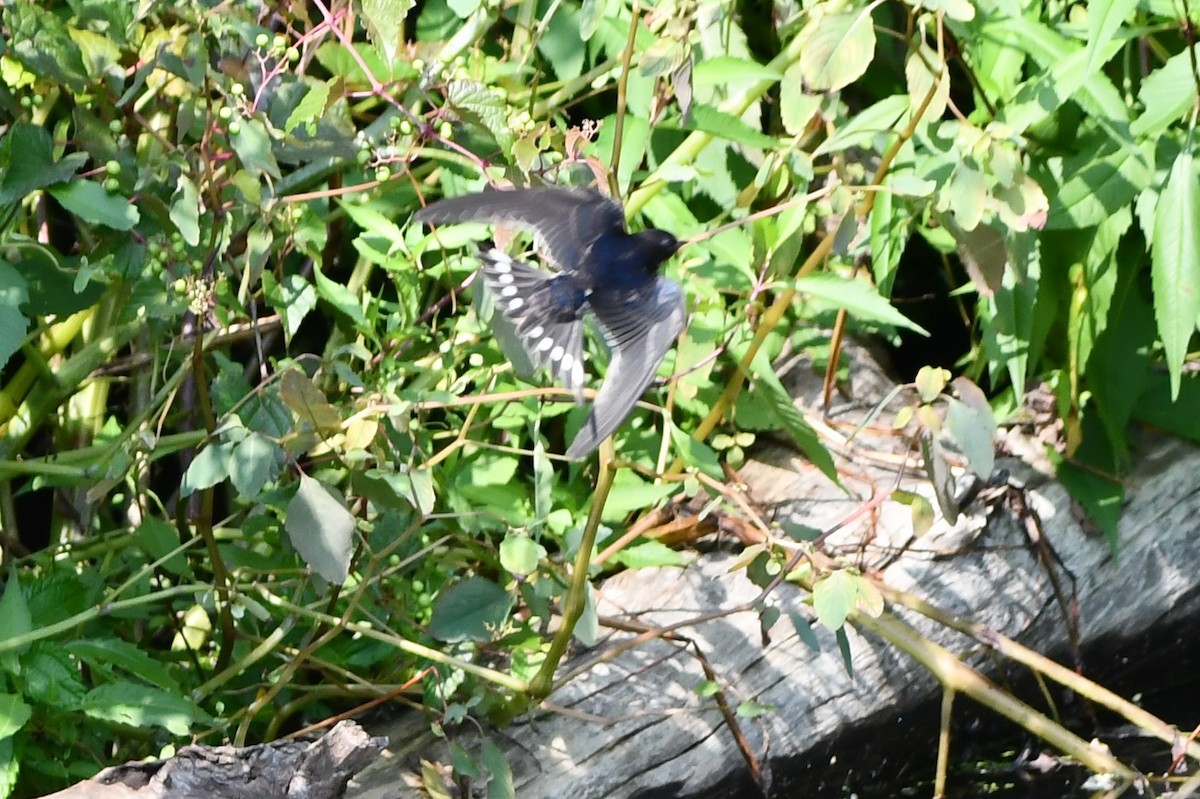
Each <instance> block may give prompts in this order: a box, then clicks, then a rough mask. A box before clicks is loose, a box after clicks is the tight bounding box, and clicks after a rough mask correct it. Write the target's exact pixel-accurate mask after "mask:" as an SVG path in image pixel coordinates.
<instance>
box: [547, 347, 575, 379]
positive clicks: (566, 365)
mask: <svg viewBox="0 0 1200 799" xmlns="http://www.w3.org/2000/svg"><path fill="white" fill-rule="evenodd" d="M550 357H551V358H553V357H554V356H553V355H551V356H550ZM573 363H575V356H574V355H572V354H571V353H569V352H564V353H563V356H562V363H561V364H560V367H561V368H562V370H563V373H564V374H565V373H567V372H570V371H571V365H572V364H573Z"/></svg>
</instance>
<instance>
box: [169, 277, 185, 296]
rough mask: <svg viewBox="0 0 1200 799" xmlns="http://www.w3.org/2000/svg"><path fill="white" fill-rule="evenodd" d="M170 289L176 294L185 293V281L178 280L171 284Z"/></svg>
mask: <svg viewBox="0 0 1200 799" xmlns="http://www.w3.org/2000/svg"><path fill="white" fill-rule="evenodd" d="M171 288H173V289H174V290H175V293H176V294H183V293H184V292H186V291H187V281H186V280H184V279H183V278H178V279H176V280H175V282H173V283H172V284H171Z"/></svg>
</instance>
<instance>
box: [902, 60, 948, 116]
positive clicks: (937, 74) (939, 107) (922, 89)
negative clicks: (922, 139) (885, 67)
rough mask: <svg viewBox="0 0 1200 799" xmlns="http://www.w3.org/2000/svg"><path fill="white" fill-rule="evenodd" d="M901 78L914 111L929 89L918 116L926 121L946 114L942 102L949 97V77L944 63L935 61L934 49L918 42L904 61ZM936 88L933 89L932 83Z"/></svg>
mask: <svg viewBox="0 0 1200 799" xmlns="http://www.w3.org/2000/svg"><path fill="white" fill-rule="evenodd" d="M904 81H905V85H906V86H907V88H908V101H909V105H910V107H911V108H912V112H913V113H914V114H915V113H916V112H917V111H918V110H919V109H920V107H921V104H922V103H924V102H925V98H926V97H928V96H929V93H930V91H932V92H933V98H932V99H931V100H930V101H929V105H927V106H926V107H925V112H924V114H922V116H921V119H922V120H924V121H926V122H928V121H931V120H939V119H941V118H942V115H943V114H944V113H946V103H947V101H948V100H949V99H950V79H949V76H948V74H947V73H946V65H945V64H943V63H941V62H940V61H939V60H938V54H937V51H936V50H934V49H933V48H932V47H930V46H929V45H927V44H924V43H922V44H921V45H919V46H918V48H917V49H916V50H915V51H913V52H910V53H909V55H908V59H907V60H906V61H905V62H904ZM935 81H936V82H937V87H936V88H934V82H935Z"/></svg>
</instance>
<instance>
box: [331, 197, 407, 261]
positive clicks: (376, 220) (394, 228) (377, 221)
mask: <svg viewBox="0 0 1200 799" xmlns="http://www.w3.org/2000/svg"><path fill="white" fill-rule="evenodd" d="M338 207H339V208H341V209H342V210H343V211H345V212H346V215H347V216H348V217H350V218H351V219H353V220H354V224H356V225H358V226H359V227H360V228H362V229H363V230H364V231H365V232H366V233H370V234H372V235H374V236H378V237H379V238H381V239H383V240H384V241H385V242H387V243H388V245H389V246H388V253H389V254H390V253H391V252H392V251H393V250H394V249H395V248H396V247H398V246H400V245H401V244H403V242H404V234H403V233H401V232H400V226H399V225H397V224H396V223H395V222H393V221H392V220H390V219H388V218H387V217H386V216H384V215H383V214H381V213H380V212H379V211H377V210H375V209H374V208H373V207H371V206H369V205H362V204H360V203H357V202H342V201H339V202H338Z"/></svg>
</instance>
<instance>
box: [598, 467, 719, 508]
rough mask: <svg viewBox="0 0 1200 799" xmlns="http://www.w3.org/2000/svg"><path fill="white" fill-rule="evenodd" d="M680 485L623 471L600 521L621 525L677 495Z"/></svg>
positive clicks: (615, 483) (626, 470)
mask: <svg viewBox="0 0 1200 799" xmlns="http://www.w3.org/2000/svg"><path fill="white" fill-rule="evenodd" d="M698 457H702V456H698ZM713 457H716V456H715V455H714V456H713ZM680 485H681V484H680V483H657V484H655V483H652V482H650V481H649V480H646V479H645V478H643V477H641V476H640V475H638V474H637V473H635V472H634V471H632V470H630V469H622V470H621V471H619V472H617V476H616V477H615V478H614V479H613V487H612V490H611V491H609V494H608V499H607V501H606V502H605V503H604V513H603V515H602V516H601V517H600V519H601V521H603V522H606V523H608V524H619V523H621V522H623V521H624V520H625V519H626V518H628V517H629V514H630V513H633V512H634V511H639V510H645V509H647V508H652V507H654V506H655V505H657V504H658V503H659V502H661V501H662V500H664V499H666V498H667V497H669V496H671V495H672V494H674V493H676V492H677V491H679V490H680Z"/></svg>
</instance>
